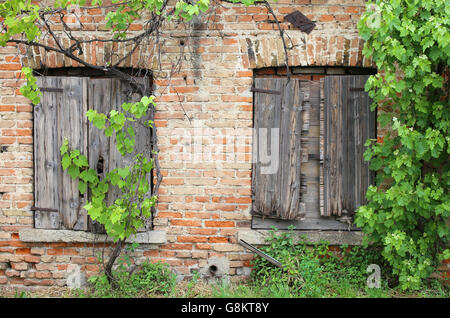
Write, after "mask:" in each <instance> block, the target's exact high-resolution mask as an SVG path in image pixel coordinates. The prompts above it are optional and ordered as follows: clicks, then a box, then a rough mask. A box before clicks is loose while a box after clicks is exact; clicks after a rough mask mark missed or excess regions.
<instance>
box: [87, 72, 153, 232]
mask: <svg viewBox="0 0 450 318" xmlns="http://www.w3.org/2000/svg"><path fill="white" fill-rule="evenodd" d="M87 89H88V92H89V93H88V100H89V109H94V110H96V111H97V112H99V113H104V114H109V112H110V111H111V110H113V109H114V110H117V111H122V109H121V105H122V104H123V103H125V102H136V101H138V100H140V98H141V96H140V94H137V93H135V92H134V91H133V89H132V88H131V86H130V85H129V84H128V83H125V82H123V81H121V80H119V79H117V78H94V79H90V80H89V82H88V87H87ZM99 92H101V93H99ZM145 120H148V118H144V119H143V120H141V122H143V121H145ZM88 126H89V128H88V129H89V142H88V149H89V155H88V159H89V166H90V167H91V168H94V169H97V173H98V175H99V176H100V178H104V177H105V175H106V173H107V172H109V171H111V170H113V169H115V168H119V167H124V166H127V165H131V164H132V163H133V161H134V156H135V155H136V153H132V154H128V155H126V156H125V157H122V156H121V154H120V153H119V151H118V150H117V147H116V141H115V137H114V135H113V136H112V137H107V136H105V134H104V132H103V131H101V130H99V129H97V128H96V127H95V126H94V125H93V124H92V123H88ZM137 126H138V127H137V128H136V127H135V128H134V129H135V133H136V146H135V149H137V150H138V151H143V149H151V130H150V129H149V128H148V127H145V126H143V125H137ZM149 178H150V177H149ZM119 195H120V191H119V189H118V188H116V187H112V188H110V189H109V191H108V194H107V202H108V204H112V203H113V202H114V200H115V199H117V198H118V197H119ZM89 230H90V231H92V232H95V233H103V232H104V228H103V227H102V226H100V224H98V223H97V222H94V221H92V220H91V219H89ZM143 230H145V229H143Z"/></svg>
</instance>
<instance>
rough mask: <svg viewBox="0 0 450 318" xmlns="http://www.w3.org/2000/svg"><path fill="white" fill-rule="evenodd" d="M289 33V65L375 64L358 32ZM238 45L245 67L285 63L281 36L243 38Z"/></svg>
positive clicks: (353, 65) (342, 65)
mask: <svg viewBox="0 0 450 318" xmlns="http://www.w3.org/2000/svg"><path fill="white" fill-rule="evenodd" d="M295 32H299V31H295ZM288 35H289V37H287V36H285V39H286V45H287V47H288V48H290V49H288V59H289V65H290V66H341V67H375V64H374V63H373V61H372V60H371V59H367V58H365V57H364V55H363V54H362V50H363V46H364V41H363V40H362V39H361V38H360V37H359V36H358V34H357V33H351V34H341V35H336V34H328V33H324V32H319V33H317V32H312V33H311V34H310V35H306V34H304V33H292V32H290V33H288ZM291 41H292V42H291ZM239 44H240V47H241V52H242V53H243V58H242V64H243V67H244V68H249V69H255V68H258V69H259V68H265V67H281V66H285V65H286V58H285V52H284V48H283V42H282V40H281V37H280V36H279V35H278V36H276V35H271V36H270V37H269V36H267V34H266V35H262V36H256V37H250V36H249V37H244V38H241V39H240V40H239ZM291 47H292V48H291Z"/></svg>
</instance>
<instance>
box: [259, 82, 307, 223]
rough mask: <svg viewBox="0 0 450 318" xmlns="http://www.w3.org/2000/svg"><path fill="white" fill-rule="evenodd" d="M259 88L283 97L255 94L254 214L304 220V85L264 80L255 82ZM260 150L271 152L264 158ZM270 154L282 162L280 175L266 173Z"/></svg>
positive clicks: (278, 168) (279, 166)
mask: <svg viewBox="0 0 450 318" xmlns="http://www.w3.org/2000/svg"><path fill="white" fill-rule="evenodd" d="M255 86H256V87H257V88H261V89H262V90H279V91H282V92H283V94H281V96H277V95H273V94H264V93H258V92H255V114H254V128H255V135H254V155H255V158H256V163H254V164H253V170H252V189H253V190H252V193H253V194H252V197H253V213H254V214H258V215H264V216H272V217H278V218H282V219H295V218H298V217H299V216H300V212H301V211H302V206H303V205H302V204H301V202H300V186H301V184H300V162H301V157H300V156H301V143H300V136H301V132H302V95H301V94H300V90H299V89H300V84H299V81H295V80H291V81H290V82H288V81H287V79H267V78H264V79H261V78H260V79H256V80H255ZM277 136H278V138H279V143H276V142H277V140H276V139H274V140H272V138H273V137H277ZM272 141H275V143H272ZM269 145H270V146H269ZM267 148H268V149H267ZM260 149H261V150H263V151H264V150H266V149H267V150H268V151H267V153H266V154H264V153H263V154H262V156H261V152H260V151H259V150H260ZM269 149H270V150H269ZM264 152H266V151H264ZM269 153H270V154H271V156H272V160H274V159H275V160H278V164H276V165H275V166H277V169H276V171H270V172H268V171H265V170H264V169H267V167H268V165H269V164H270V163H269V162H268V159H269V156H267V155H268V154H269ZM272 163H273V162H272ZM266 172H268V173H266Z"/></svg>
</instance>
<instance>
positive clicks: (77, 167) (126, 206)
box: [60, 96, 157, 241]
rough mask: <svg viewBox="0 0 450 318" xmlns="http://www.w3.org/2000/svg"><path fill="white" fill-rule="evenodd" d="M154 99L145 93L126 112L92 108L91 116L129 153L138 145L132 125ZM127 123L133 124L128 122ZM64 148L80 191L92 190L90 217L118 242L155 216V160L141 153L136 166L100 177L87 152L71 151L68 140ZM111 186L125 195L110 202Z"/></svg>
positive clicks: (126, 106) (63, 160)
mask: <svg viewBox="0 0 450 318" xmlns="http://www.w3.org/2000/svg"><path fill="white" fill-rule="evenodd" d="M153 99H154V97H153V96H150V97H147V96H144V97H143V98H142V99H141V100H140V101H139V102H136V103H125V104H123V105H122V108H123V109H124V110H125V112H124V113H122V112H118V111H116V110H112V111H111V112H110V113H109V116H106V115H105V114H102V113H97V112H96V111H94V110H89V111H88V112H87V118H88V120H89V121H90V122H91V123H92V124H93V125H94V126H95V127H97V128H98V129H101V130H104V132H105V135H107V136H111V135H112V134H113V133H115V137H116V147H117V149H118V151H119V152H120V154H121V155H123V156H125V155H126V154H129V153H132V152H133V151H134V146H135V132H134V130H133V126H132V125H131V124H132V123H133V122H135V121H136V119H139V118H141V117H142V116H143V115H144V114H145V113H147V111H148V108H149V107H150V105H153V106H154V105H155V103H154V101H153ZM129 115H131V116H129ZM127 122H129V123H130V125H126V123H127ZM60 151H61V164H62V167H63V169H64V170H66V169H67V171H68V173H69V175H70V176H71V177H72V178H73V179H78V189H79V191H80V193H82V194H84V193H86V192H87V191H88V189H89V194H90V199H89V200H88V201H87V204H86V205H85V206H84V208H85V209H86V210H87V212H88V214H89V216H90V217H91V218H92V219H93V220H95V221H97V222H99V223H100V224H102V225H104V226H105V230H106V233H107V234H108V235H109V236H110V237H112V238H113V239H114V240H115V241H117V240H119V239H120V240H123V239H125V238H127V237H129V236H130V235H132V234H136V232H137V230H138V229H139V228H141V227H142V226H143V225H144V221H145V219H148V218H149V217H150V216H151V208H152V207H153V206H154V205H155V204H156V199H157V198H156V196H153V197H148V195H147V194H148V193H149V192H150V191H151V189H150V183H149V180H150V178H151V172H152V169H153V159H149V158H147V157H145V156H144V155H143V154H142V153H138V154H137V155H136V156H135V158H134V163H133V164H132V165H130V166H126V167H123V168H116V169H113V170H111V171H109V172H108V173H107V174H106V176H105V177H104V178H103V179H100V178H99V176H98V175H97V172H96V170H95V169H92V168H89V163H88V160H87V158H86V156H85V155H83V154H81V153H80V151H79V150H78V149H74V150H69V142H68V140H67V139H66V140H65V141H64V143H63V145H62V146H61V149H60ZM111 187H116V188H118V189H120V193H121V195H120V197H119V198H117V199H116V200H115V201H114V202H113V203H112V204H109V205H108V203H107V193H108V191H110V190H111Z"/></svg>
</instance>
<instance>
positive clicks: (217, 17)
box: [0, 0, 371, 286]
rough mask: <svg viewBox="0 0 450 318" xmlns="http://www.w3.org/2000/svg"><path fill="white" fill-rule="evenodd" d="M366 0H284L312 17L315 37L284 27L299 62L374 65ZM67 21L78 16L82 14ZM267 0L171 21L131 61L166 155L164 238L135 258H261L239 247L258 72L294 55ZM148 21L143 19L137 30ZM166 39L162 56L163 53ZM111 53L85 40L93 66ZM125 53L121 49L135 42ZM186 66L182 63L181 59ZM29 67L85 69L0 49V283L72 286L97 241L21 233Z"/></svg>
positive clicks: (245, 218) (278, 8) (195, 264)
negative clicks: (364, 20)
mask: <svg viewBox="0 0 450 318" xmlns="http://www.w3.org/2000/svg"><path fill="white" fill-rule="evenodd" d="M364 3H365V1H363V0H344V1H342V0H341V1H337V0H329V1H327V0H279V1H278V2H277V4H273V5H272V6H273V8H274V11H275V12H276V14H277V16H278V17H279V20H280V21H283V16H284V15H286V14H288V13H290V12H292V11H293V10H299V11H301V12H302V13H304V14H305V15H306V16H307V17H308V18H310V19H311V20H313V21H315V23H316V28H315V29H314V30H313V32H311V33H310V34H309V35H307V34H305V33H302V32H301V31H299V30H294V29H290V28H291V27H290V25H289V24H288V23H282V24H281V26H282V27H283V28H285V29H286V30H287V35H289V38H290V39H291V41H292V42H290V41H288V45H290V46H293V48H292V49H291V50H289V64H290V65H292V66H321V65H327V66H360V67H363V66H366V67H368V66H371V61H367V60H365V59H364V58H363V56H362V54H361V50H362V45H363V43H362V40H361V39H360V38H359V37H358V34H357V29H356V23H357V21H358V19H359V17H360V15H361V12H362V11H363V8H364ZM106 13H107V9H89V10H85V11H82V17H81V21H82V23H83V25H84V27H85V28H87V29H89V30H90V32H92V33H88V34H87V35H86V36H87V37H89V36H94V35H95V36H97V35H101V34H102V32H104V31H103V30H104V28H105V26H104V16H105V15H106ZM67 19H68V20H67V22H68V23H73V24H76V20H75V19H73V20H70V16H69V17H67ZM268 20H272V17H271V16H270V15H269V13H268V10H267V9H266V8H264V7H263V6H262V5H257V6H251V7H248V8H247V7H245V6H243V5H235V4H230V3H227V2H220V5H217V4H216V5H214V7H213V9H212V10H211V12H209V13H208V14H207V15H206V16H204V17H202V18H201V19H198V20H194V22H193V23H190V24H177V25H166V28H165V30H166V31H164V32H163V34H162V35H161V38H160V39H159V42H157V43H156V42H152V43H146V44H144V45H143V46H142V47H141V49H140V50H138V51H136V53H135V54H133V56H132V57H131V58H130V59H127V60H126V61H124V63H123V66H124V67H136V68H137V67H142V68H148V69H151V70H152V71H153V74H154V85H155V87H154V89H155V95H156V96H157V102H158V105H157V115H156V122H155V124H156V125H157V127H158V140H159V147H160V160H161V166H162V174H163V176H164V180H163V182H162V186H161V189H160V197H159V204H158V208H157V211H158V212H157V215H156V218H155V230H162V231H166V233H167V242H166V243H164V244H160V245H141V246H140V248H139V249H138V250H137V251H136V252H135V254H134V255H135V257H136V258H135V259H136V261H139V262H141V261H143V260H144V259H150V260H151V261H158V260H162V261H164V262H167V263H169V264H170V265H171V266H172V267H173V268H174V269H175V270H176V271H177V273H179V274H180V276H182V275H189V274H190V273H191V271H192V270H197V269H200V270H201V269H203V268H205V266H208V260H211V259H214V257H216V258H221V259H226V260H227V269H228V268H229V272H228V274H231V275H233V280H238V279H241V278H243V277H245V276H247V275H248V273H249V266H250V260H251V257H252V255H251V254H249V253H247V252H246V251H244V249H243V248H242V247H241V246H240V245H238V244H237V233H238V231H239V230H241V229H248V228H249V227H250V219H251V216H250V214H249V210H250V206H251V154H252V149H251V142H252V140H251V135H252V93H251V91H250V88H251V85H252V82H253V70H254V69H261V68H266V67H278V66H283V65H284V64H285V63H286V61H285V57H284V51H283V48H282V42H281V40H280V37H279V32H278V30H277V25H276V24H274V23H270V21H269V22H268ZM141 28H142V26H141V25H139V24H136V25H133V26H132V28H131V32H133V31H136V32H138V31H139V30H140V29H141ZM157 46H159V47H160V48H161V54H156V52H157ZM111 49H115V48H110V47H108V46H107V45H103V44H101V43H98V44H96V45H91V46H87V47H84V52H85V57H86V56H88V59H87V60H88V62H89V63H92V64H99V65H101V64H102V62H103V61H105V60H108V59H110V58H112V59H114V58H117V57H114V56H113V57H111V55H110V53H109V52H110V51H111ZM119 49H120V50H121V51H122V52H125V51H126V50H127V48H126V47H123V48H120V47H119ZM180 56H182V58H181V62H182V63H181V64H180V63H179V57H180ZM21 64H25V65H29V66H31V67H34V68H36V69H40V68H42V66H45V67H48V68H59V67H77V66H79V65H78V63H76V62H73V61H70V60H68V59H67V58H63V57H62V56H58V55H55V54H54V53H50V54H46V53H45V52H43V51H39V50H26V49H25V48H23V47H15V46H7V47H4V48H0V85H1V96H0V284H8V285H11V286H15V285H26V286H50V285H61V286H62V285H64V284H66V276H67V267H68V266H69V265H70V264H78V265H80V266H81V269H82V271H85V272H86V273H87V274H88V275H91V274H92V273H95V272H96V271H98V269H99V265H98V264H97V261H96V252H98V251H100V250H101V244H100V243H92V244H91V243H67V242H56V243H46V242H42V243H28V242H23V241H22V240H21V238H20V236H19V231H20V230H21V229H25V228H31V227H32V226H33V213H32V211H30V207H31V206H32V205H33V136H32V134H33V133H32V132H33V128H32V127H33V120H32V106H31V105H30V103H29V101H28V100H27V99H26V98H24V97H23V96H21V94H20V92H19V90H18V89H19V87H20V86H21V85H22V84H23V82H22V80H21V78H20V69H21Z"/></svg>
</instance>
